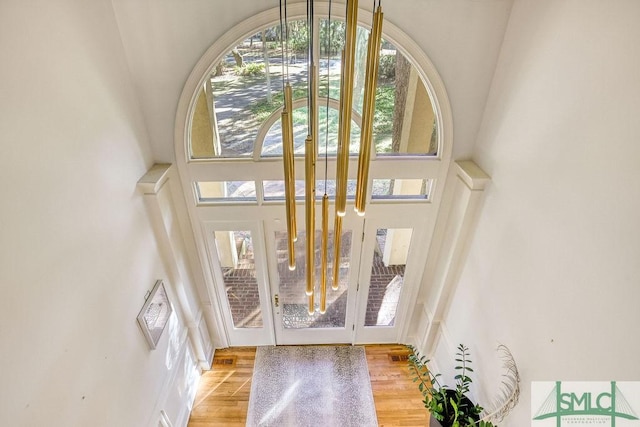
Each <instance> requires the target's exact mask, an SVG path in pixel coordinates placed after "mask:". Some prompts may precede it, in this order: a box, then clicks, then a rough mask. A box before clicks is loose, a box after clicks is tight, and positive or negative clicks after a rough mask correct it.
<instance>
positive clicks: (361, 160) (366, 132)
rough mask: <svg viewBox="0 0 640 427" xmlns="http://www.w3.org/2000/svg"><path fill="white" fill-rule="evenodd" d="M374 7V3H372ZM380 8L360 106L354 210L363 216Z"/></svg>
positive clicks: (372, 37)
mask: <svg viewBox="0 0 640 427" xmlns="http://www.w3.org/2000/svg"><path fill="white" fill-rule="evenodd" d="M374 6H375V1H374ZM382 18H383V15H382V6H381V5H380V3H378V7H377V8H376V10H375V13H374V15H373V23H372V25H371V34H370V35H369V41H368V46H367V51H368V52H367V66H366V71H365V84H364V87H365V89H364V100H363V106H362V131H361V132H362V133H361V136H360V156H359V157H358V175H357V176H358V182H357V186H356V197H355V204H354V210H355V212H356V213H357V214H358V215H360V216H363V215H364V214H365V203H366V200H367V183H368V182H369V162H370V160H371V148H372V140H373V115H374V112H375V107H376V87H377V81H378V61H379V59H380V44H381V42H382Z"/></svg>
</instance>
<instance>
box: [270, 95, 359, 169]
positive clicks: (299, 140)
mask: <svg viewBox="0 0 640 427" xmlns="http://www.w3.org/2000/svg"><path fill="white" fill-rule="evenodd" d="M324 102H325V101H324V100H320V101H319V104H320V105H319V108H318V110H319V111H318V139H319V141H318V153H320V154H321V155H324V153H325V146H326V151H327V152H328V153H329V154H330V155H335V154H336V152H337V149H338V110H336V109H335V108H333V107H331V106H330V107H329V123H328V126H329V134H328V135H327V108H326V105H325V104H324ZM307 135H308V128H307V107H306V106H304V107H300V108H296V109H294V111H293V146H294V152H295V154H297V155H301V156H303V155H304V149H305V147H304V141H305V139H306V138H307ZM359 150H360V126H359V125H358V123H357V122H356V121H355V120H351V142H350V145H349V152H350V153H351V154H357V153H358V151H359ZM261 156H262V157H269V156H282V126H281V121H280V118H278V119H277V120H276V121H275V122H274V123H273V125H271V128H269V131H268V132H267V134H266V136H265V138H264V141H263V143H262V152H261Z"/></svg>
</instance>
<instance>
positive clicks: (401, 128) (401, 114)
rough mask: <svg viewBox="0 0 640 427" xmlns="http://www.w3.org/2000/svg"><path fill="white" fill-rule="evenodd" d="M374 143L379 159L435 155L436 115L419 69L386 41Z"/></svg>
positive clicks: (381, 67)
mask: <svg viewBox="0 0 640 427" xmlns="http://www.w3.org/2000/svg"><path fill="white" fill-rule="evenodd" d="M377 86H378V87H377V89H376V107H375V114H374V124H373V139H374V144H375V147H376V153H377V154H378V155H407V154H409V155H436V154H437V128H436V126H435V115H434V112H433V107H432V104H431V99H430V97H429V93H428V92H427V89H426V87H425V86H424V83H423V82H422V79H421V78H420V76H419V74H418V72H417V70H416V68H415V67H414V66H413V64H411V63H410V62H409V60H408V59H407V58H405V57H404V56H403V55H402V54H401V53H400V52H399V51H398V49H396V47H395V46H394V45H393V44H391V43H389V42H387V41H385V40H383V42H382V46H381V51H380V62H379V68H378V83H377Z"/></svg>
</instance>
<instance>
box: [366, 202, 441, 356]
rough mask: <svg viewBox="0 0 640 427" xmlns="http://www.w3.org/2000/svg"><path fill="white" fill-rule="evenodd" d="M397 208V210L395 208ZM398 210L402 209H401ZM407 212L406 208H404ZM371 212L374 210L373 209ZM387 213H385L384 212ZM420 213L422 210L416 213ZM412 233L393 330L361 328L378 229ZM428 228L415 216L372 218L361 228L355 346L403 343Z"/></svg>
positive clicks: (418, 277) (423, 258)
mask: <svg viewBox="0 0 640 427" xmlns="http://www.w3.org/2000/svg"><path fill="white" fill-rule="evenodd" d="M398 207H399V206H398ZM400 208H401V207H400ZM405 208H406V207H405ZM372 210H373V209H372ZM385 210H386V209H385ZM419 210H422V209H419ZM382 228H386V229H408V228H410V229H412V230H413V231H412V235H411V243H410V247H409V252H408V256H407V261H406V269H405V272H404V278H403V285H402V289H401V293H400V301H399V302H398V306H397V310H396V317H395V321H394V325H393V326H364V322H365V315H366V309H367V301H368V296H369V285H370V279H371V267H372V264H373V251H374V249H375V246H376V243H377V240H376V232H377V230H378V229H382ZM426 228H427V224H426V223H425V221H424V220H422V219H420V216H415V215H398V214H397V211H396V214H395V215H388V214H386V215H385V214H383V213H381V212H380V213H378V214H374V215H371V217H370V218H368V219H367V221H366V223H365V227H364V239H363V244H362V260H361V262H360V273H359V277H358V280H359V290H358V301H357V311H356V312H357V315H358V317H357V319H356V327H355V339H354V341H355V343H357V344H365V343H376V344H382V343H399V342H402V340H403V334H404V331H405V330H406V327H405V326H406V324H407V322H409V321H410V320H411V319H410V313H411V311H412V310H411V302H412V300H413V298H415V295H416V293H417V290H418V288H419V287H420V282H421V277H422V273H423V271H424V264H425V262H426V252H425V251H423V250H422V247H423V246H424V245H422V244H421V242H423V241H424V240H425V239H428V238H429V236H428V233H426Z"/></svg>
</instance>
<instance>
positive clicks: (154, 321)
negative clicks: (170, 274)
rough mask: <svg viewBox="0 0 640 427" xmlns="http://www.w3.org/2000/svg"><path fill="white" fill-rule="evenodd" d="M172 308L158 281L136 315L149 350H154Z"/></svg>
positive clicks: (165, 292) (161, 283)
mask: <svg viewBox="0 0 640 427" xmlns="http://www.w3.org/2000/svg"><path fill="white" fill-rule="evenodd" d="M172 312H173V307H171V303H170V302H169V297H168V296H167V291H166V289H165V288H164V283H163V282H162V280H158V281H157V282H156V284H155V285H154V286H153V289H152V290H151V292H150V293H149V296H148V297H147V300H146V301H145V303H144V305H143V306H142V310H140V314H138V324H139V325H140V329H142V333H143V334H144V336H145V338H146V339H147V341H148V342H149V346H150V347H151V349H155V348H156V346H157V345H158V341H160V337H161V336H162V331H164V328H165V326H167V323H168V322H169V317H170V316H171V313H172Z"/></svg>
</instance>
